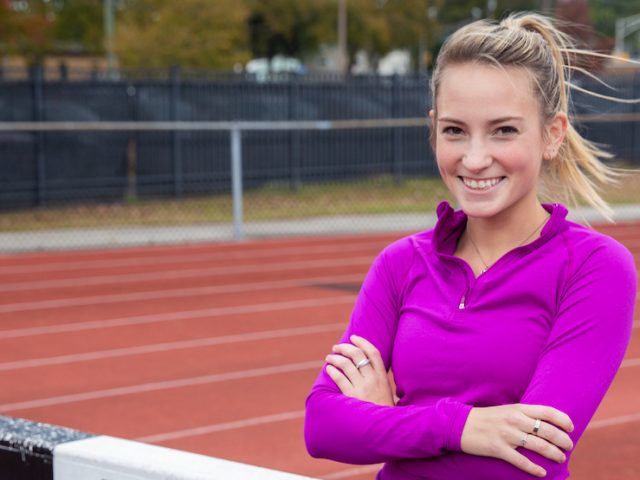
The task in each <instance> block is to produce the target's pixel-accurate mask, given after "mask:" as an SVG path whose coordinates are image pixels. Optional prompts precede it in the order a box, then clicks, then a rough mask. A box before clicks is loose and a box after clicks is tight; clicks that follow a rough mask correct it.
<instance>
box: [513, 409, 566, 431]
mask: <svg viewBox="0 0 640 480" xmlns="http://www.w3.org/2000/svg"><path fill="white" fill-rule="evenodd" d="M520 406H521V407H522V411H523V412H524V413H525V414H527V415H528V416H530V417H531V418H534V419H535V418H539V419H541V420H545V421H547V422H549V423H552V424H553V425H555V426H557V427H559V428H562V429H563V430H564V431H566V432H572V431H573V429H574V426H573V422H572V421H571V418H569V415H567V414H566V413H564V412H561V411H560V410H558V409H557V408H553V407H548V406H546V405H527V404H520Z"/></svg>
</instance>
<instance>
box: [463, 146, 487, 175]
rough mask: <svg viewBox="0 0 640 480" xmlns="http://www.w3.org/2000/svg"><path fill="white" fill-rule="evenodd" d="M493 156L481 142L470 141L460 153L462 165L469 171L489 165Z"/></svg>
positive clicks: (482, 168)
mask: <svg viewBox="0 0 640 480" xmlns="http://www.w3.org/2000/svg"><path fill="white" fill-rule="evenodd" d="M492 161H493V158H492V157H491V154H490V152H489V151H488V150H487V148H486V147H485V145H484V144H483V143H482V142H471V143H470V144H469V148H468V149H467V151H466V152H465V153H464V154H463V155H462V165H463V166H464V167H465V168H466V169H467V170H469V171H471V172H478V171H481V170H484V169H485V168H487V167H489V166H490V165H491V162H492Z"/></svg>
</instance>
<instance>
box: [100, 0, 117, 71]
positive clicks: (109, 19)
mask: <svg viewBox="0 0 640 480" xmlns="http://www.w3.org/2000/svg"><path fill="white" fill-rule="evenodd" d="M113 2H114V0H103V2H102V8H103V15H102V16H103V19H104V48H105V50H106V53H107V69H108V70H109V73H111V72H113V71H114V70H115V68H116V55H115V53H114V51H113Z"/></svg>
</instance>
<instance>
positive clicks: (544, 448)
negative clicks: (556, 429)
mask: <svg viewBox="0 0 640 480" xmlns="http://www.w3.org/2000/svg"><path fill="white" fill-rule="evenodd" d="M525 437H526V438H525ZM523 438H525V439H526V443H525V444H524V445H522V439H523ZM518 441H519V442H520V444H519V445H518V446H523V447H524V448H526V449H528V450H531V451H532V452H536V453H538V454H540V455H542V456H543V457H546V458H548V459H549V460H553V461H554V462H557V463H564V462H566V461H567V457H566V455H565V454H564V453H563V452H562V450H560V449H559V448H558V447H556V446H555V445H554V444H552V443H549V442H547V441H546V440H544V439H542V438H539V437H536V436H535V435H533V434H526V433H523V434H521V436H520V439H519V440H518Z"/></svg>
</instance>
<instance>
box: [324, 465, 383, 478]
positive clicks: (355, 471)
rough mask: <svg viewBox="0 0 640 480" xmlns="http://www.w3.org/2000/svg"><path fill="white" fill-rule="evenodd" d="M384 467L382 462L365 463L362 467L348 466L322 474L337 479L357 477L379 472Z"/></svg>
mask: <svg viewBox="0 0 640 480" xmlns="http://www.w3.org/2000/svg"><path fill="white" fill-rule="evenodd" d="M381 468H382V463H381V464H379V465H363V466H362V467H353V468H347V469H345V470H340V471H338V472H334V473H329V474H327V475H322V477H321V478H323V479H324V480H335V479H340V478H349V477H356V476H358V475H368V474H370V473H371V474H373V473H377V472H378V471H379V470H380V469H381Z"/></svg>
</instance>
